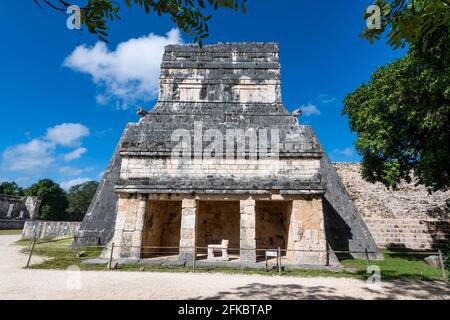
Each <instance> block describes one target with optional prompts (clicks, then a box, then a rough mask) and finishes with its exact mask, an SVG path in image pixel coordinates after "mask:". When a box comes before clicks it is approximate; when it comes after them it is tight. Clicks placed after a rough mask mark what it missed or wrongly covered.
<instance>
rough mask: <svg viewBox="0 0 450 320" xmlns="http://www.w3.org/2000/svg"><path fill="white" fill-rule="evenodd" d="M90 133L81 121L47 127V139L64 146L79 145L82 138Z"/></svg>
mask: <svg viewBox="0 0 450 320" xmlns="http://www.w3.org/2000/svg"><path fill="white" fill-rule="evenodd" d="M89 134H90V132H89V129H88V128H87V127H85V126H84V125H82V124H79V123H63V124H60V125H57V126H55V127H53V128H48V129H47V135H46V137H45V138H46V139H47V140H49V141H51V142H53V143H56V144H59V145H61V146H64V147H73V146H79V145H80V144H81V139H82V138H84V137H87V136H88V135H89Z"/></svg>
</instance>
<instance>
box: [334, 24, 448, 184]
mask: <svg viewBox="0 0 450 320" xmlns="http://www.w3.org/2000/svg"><path fill="white" fill-rule="evenodd" d="M432 48H433V50H431V51H427V52H424V51H423V50H421V49H420V43H419V44H418V46H417V47H416V46H413V47H412V48H411V49H410V51H409V53H408V54H407V55H406V56H405V57H404V58H401V59H398V60H396V61H394V62H392V63H389V64H388V65H386V66H384V67H380V68H378V69H377V71H376V72H375V73H374V74H372V78H371V80H370V81H369V83H368V84H363V85H361V86H360V87H359V88H358V89H357V90H355V91H354V92H353V93H351V94H349V95H348V96H347V97H346V98H345V100H344V105H345V107H344V110H343V113H344V114H346V115H348V117H349V121H350V127H351V129H352V131H354V132H356V133H357V135H358V137H357V141H356V148H357V150H358V151H359V153H360V154H362V156H363V176H364V178H365V179H367V180H368V181H370V182H377V181H379V182H382V183H384V184H385V185H386V186H388V187H392V188H395V187H396V186H397V185H398V183H399V182H400V180H401V179H405V180H406V181H411V176H410V174H411V173H414V174H415V176H416V177H417V178H418V181H417V183H418V184H422V185H425V186H426V187H428V188H429V190H430V191H436V190H446V189H448V188H449V186H450V161H449V160H448V159H449V157H450V143H449V141H450V59H449V57H450V38H449V35H448V32H446V31H445V30H441V35H439V36H436V38H435V39H433V41H432Z"/></svg>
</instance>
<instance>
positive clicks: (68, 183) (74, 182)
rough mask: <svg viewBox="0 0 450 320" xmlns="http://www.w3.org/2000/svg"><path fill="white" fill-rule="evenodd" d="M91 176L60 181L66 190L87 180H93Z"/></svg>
mask: <svg viewBox="0 0 450 320" xmlns="http://www.w3.org/2000/svg"><path fill="white" fill-rule="evenodd" d="M91 180H92V179H89V178H76V179H72V180H68V181H63V182H61V183H60V185H61V187H62V188H63V189H65V190H69V189H70V188H71V187H73V186H76V185H79V184H83V183H85V182H88V181H91Z"/></svg>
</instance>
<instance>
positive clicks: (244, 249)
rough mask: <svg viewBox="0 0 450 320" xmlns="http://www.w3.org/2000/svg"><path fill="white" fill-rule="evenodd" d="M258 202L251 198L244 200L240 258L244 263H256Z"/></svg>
mask: <svg viewBox="0 0 450 320" xmlns="http://www.w3.org/2000/svg"><path fill="white" fill-rule="evenodd" d="M255 206H256V202H255V200H253V199H251V198H249V199H246V200H242V201H241V203H240V207H241V233H240V238H241V241H240V248H241V252H240V258H241V262H242V263H255V262H256V228H255V226H256V209H255Z"/></svg>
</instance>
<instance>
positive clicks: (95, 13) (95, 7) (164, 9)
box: [34, 0, 247, 46]
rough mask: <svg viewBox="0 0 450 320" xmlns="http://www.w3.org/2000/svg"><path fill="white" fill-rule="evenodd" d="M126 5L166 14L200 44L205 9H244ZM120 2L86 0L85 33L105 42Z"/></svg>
mask: <svg viewBox="0 0 450 320" xmlns="http://www.w3.org/2000/svg"><path fill="white" fill-rule="evenodd" d="M40 1H42V2H43V3H45V4H47V5H48V6H49V7H51V8H53V9H56V10H60V11H66V8H67V7H69V6H70V4H69V3H67V2H64V1H59V3H58V5H62V6H63V8H61V7H58V6H56V5H55V4H53V3H52V2H51V1H45V0H34V2H35V3H36V4H38V6H41V4H40ZM124 2H125V5H126V6H127V7H129V8H130V7H131V6H132V5H133V4H134V5H137V6H139V7H140V8H141V9H143V10H144V11H145V12H146V13H147V14H149V13H151V12H152V13H153V14H157V15H158V16H163V15H165V16H169V17H170V19H171V20H172V22H173V23H174V24H175V25H177V26H178V28H180V29H181V30H183V31H184V32H186V33H188V34H190V35H192V36H193V37H194V43H199V44H200V46H201V45H202V43H203V40H204V39H205V38H206V37H208V35H209V28H208V21H209V20H210V19H211V17H212V16H211V15H206V14H205V12H206V11H208V9H209V10H215V11H216V10H219V9H232V10H234V11H240V10H241V11H242V12H244V13H245V12H246V7H245V3H246V2H247V0H124ZM120 10H121V4H120V3H119V2H117V1H113V0H89V1H88V3H87V5H86V6H85V7H84V8H81V24H82V25H84V26H85V27H86V28H87V29H88V30H89V32H91V33H94V34H96V35H97V36H98V37H99V38H100V39H101V40H103V41H105V42H107V40H106V38H107V36H108V33H107V21H108V20H109V21H113V20H114V19H120V15H119V13H120Z"/></svg>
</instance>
